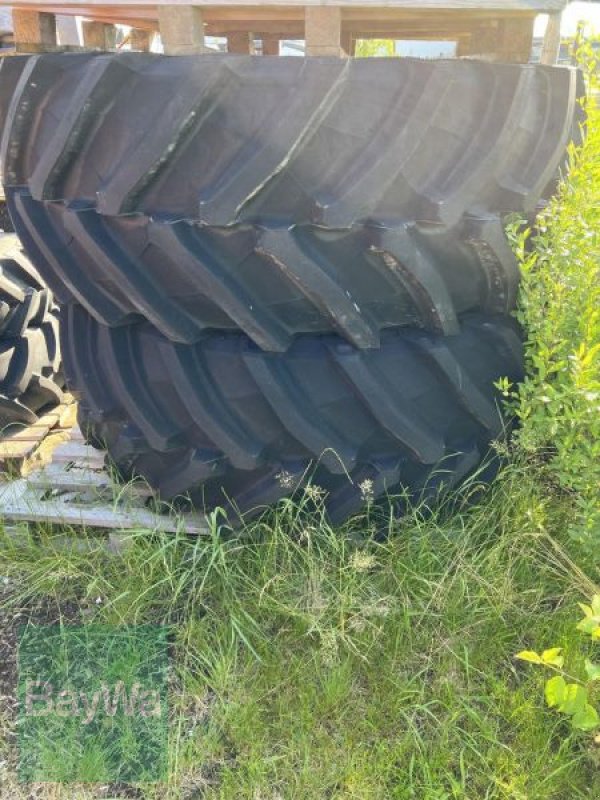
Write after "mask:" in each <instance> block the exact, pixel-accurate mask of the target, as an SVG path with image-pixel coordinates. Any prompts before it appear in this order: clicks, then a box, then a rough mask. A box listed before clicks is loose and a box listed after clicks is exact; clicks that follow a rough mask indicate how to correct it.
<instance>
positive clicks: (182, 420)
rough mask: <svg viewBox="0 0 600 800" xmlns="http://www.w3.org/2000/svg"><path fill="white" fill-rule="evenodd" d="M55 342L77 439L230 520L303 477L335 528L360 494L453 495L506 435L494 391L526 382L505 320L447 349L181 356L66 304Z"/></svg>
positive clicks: (236, 342)
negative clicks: (502, 384) (74, 399)
mask: <svg viewBox="0 0 600 800" xmlns="http://www.w3.org/2000/svg"><path fill="white" fill-rule="evenodd" d="M62 342H63V351H64V358H65V369H66V371H67V376H68V378H69V382H70V386H71V388H72V389H74V390H76V391H78V392H79V393H80V394H81V404H80V422H81V425H82V429H83V430H84V433H86V435H87V436H88V438H89V440H90V441H91V442H92V443H94V444H96V445H100V444H103V445H105V446H106V447H107V448H108V453H109V455H110V457H111V458H112V460H113V461H114V462H115V463H116V465H117V466H118V468H119V469H120V471H121V473H122V475H123V476H124V477H126V478H129V477H132V476H134V475H139V476H142V477H144V478H145V479H146V480H147V481H148V482H149V483H150V485H152V486H153V487H155V488H156V489H158V490H159V492H160V494H161V496H162V497H163V498H165V499H173V498H176V497H178V496H182V495H186V496H188V497H189V499H191V500H192V502H193V503H194V504H195V505H196V506H198V507H204V508H206V509H211V508H214V507H216V506H223V507H226V508H227V509H229V513H230V515H232V516H235V513H237V512H238V511H239V512H241V513H245V512H250V511H252V510H255V509H257V508H259V507H261V506H265V505H268V504H270V503H272V502H274V501H276V500H277V499H279V498H281V497H284V496H287V495H291V494H292V493H293V492H294V491H295V490H296V489H297V488H298V487H299V486H300V485H302V483H303V482H304V481H305V480H306V479H307V477H309V476H312V477H313V480H314V482H315V483H316V484H317V485H319V486H321V487H322V488H323V489H324V490H325V491H326V492H327V493H328V494H327V501H326V504H327V508H328V512H329V514H330V517H331V518H332V520H334V521H341V520H343V519H344V518H346V517H347V516H349V515H350V514H352V513H353V512H354V511H356V510H357V509H359V508H360V506H361V504H362V502H363V500H362V495H361V486H362V487H363V493H364V487H365V485H366V486H368V492H369V495H370V496H372V497H380V496H382V495H384V494H385V493H397V492H400V491H401V490H403V489H404V490H408V491H409V492H411V493H413V494H419V493H422V492H432V491H436V490H437V488H439V486H440V484H441V483H445V484H446V485H449V484H453V483H456V482H458V481H460V480H461V479H462V478H463V477H464V476H465V475H466V474H468V473H469V472H471V471H472V470H474V469H475V468H476V467H477V466H478V464H479V463H480V461H481V458H482V455H483V454H484V453H485V452H486V450H487V447H488V445H489V443H490V441H491V440H492V439H493V438H494V437H496V436H498V435H499V434H500V433H501V432H502V430H503V420H502V416H501V412H500V410H499V405H498V403H497V390H496V389H495V387H494V381H496V380H497V379H498V378H500V377H501V376H506V377H508V378H509V379H510V380H511V381H518V380H520V379H521V377H522V372H523V366H522V344H521V340H520V337H519V334H518V330H517V328H516V325H515V324H514V323H513V321H512V320H510V319H508V318H506V317H500V316H497V317H482V316H480V315H466V316H465V317H464V318H463V319H462V320H461V325H460V332H459V333H458V334H457V335H456V336H452V337H443V336H439V335H438V336H435V335H431V334H428V333H425V332H423V331H418V330H414V329H401V328H400V329H394V330H387V331H384V332H383V333H382V335H381V347H380V348H378V349H375V350H368V351H360V350H357V349H356V348H354V347H353V346H352V345H350V344H348V343H347V342H346V341H345V340H343V339H342V338H340V337H339V336H335V335H325V336H323V335H319V336H301V337H298V338H297V340H296V341H295V342H294V343H293V344H292V346H291V347H290V348H289V350H288V351H287V352H286V353H284V354H281V353H266V352H264V351H262V350H260V349H259V348H258V347H257V346H256V345H255V344H254V343H252V342H251V341H250V340H249V339H248V338H247V337H246V336H244V335H242V334H239V333H223V334H215V335H213V336H211V337H208V338H206V339H205V340H203V341H201V342H199V343H198V344H195V345H183V344H174V343H172V342H170V341H169V340H168V339H166V338H165V337H164V336H162V335H161V334H160V333H159V332H158V331H157V330H156V329H155V328H154V327H153V326H151V325H150V324H148V323H141V324H137V325H129V326H125V327H121V328H118V327H117V328H109V327H106V326H103V325H101V324H99V323H98V322H97V321H96V320H95V319H94V318H93V317H91V316H90V315H89V314H88V313H87V312H86V311H85V309H83V308H82V307H80V306H78V305H74V304H71V305H69V306H67V307H66V308H65V310H64V319H63V325H62ZM365 481H366V482H367V483H366V484H365ZM236 510H237V511H236Z"/></svg>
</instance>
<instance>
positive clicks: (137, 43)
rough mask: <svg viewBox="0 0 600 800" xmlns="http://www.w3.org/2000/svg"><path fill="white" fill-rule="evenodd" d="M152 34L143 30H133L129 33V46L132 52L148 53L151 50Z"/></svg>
mask: <svg viewBox="0 0 600 800" xmlns="http://www.w3.org/2000/svg"><path fill="white" fill-rule="evenodd" d="M150 40H151V33H150V31H148V30H142V29H141V28H132V29H131V31H130V33H129V44H130V45H131V49H132V50H140V51H141V52H143V53H144V52H148V50H150Z"/></svg>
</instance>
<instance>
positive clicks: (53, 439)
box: [0, 394, 77, 475]
mask: <svg viewBox="0 0 600 800" xmlns="http://www.w3.org/2000/svg"><path fill="white" fill-rule="evenodd" d="M76 414H77V405H76V404H75V402H74V400H73V397H72V396H71V395H70V394H65V402H64V403H63V404H61V405H60V406H57V407H56V408H54V409H52V410H51V411H49V412H48V413H46V414H43V415H42V416H41V417H39V418H38V421H37V422H36V423H35V424H33V425H28V426H17V425H12V426H9V427H8V428H7V429H5V431H4V432H3V436H2V438H1V439H0V471H1V472H4V473H6V474H9V475H25V474H26V473H27V472H29V471H30V470H31V469H33V468H34V467H35V466H39V465H40V464H42V463H46V462H47V461H49V459H50V457H51V455H52V451H53V449H54V448H55V447H56V446H57V445H58V444H60V443H61V442H63V441H65V440H66V439H68V438H69V436H70V431H71V429H72V427H73V425H74V424H75V422H76Z"/></svg>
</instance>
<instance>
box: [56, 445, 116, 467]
mask: <svg viewBox="0 0 600 800" xmlns="http://www.w3.org/2000/svg"><path fill="white" fill-rule="evenodd" d="M104 458H105V454H104V453H103V452H102V451H101V450H95V449H94V448H93V447H91V445H86V444H84V443H83V442H78V441H68V442H65V443H64V444H61V445H59V446H58V447H57V448H56V450H55V451H54V453H53V455H52V461H53V463H56V464H70V463H76V464H78V465H81V466H82V467H87V468H89V469H102V468H103V467H104Z"/></svg>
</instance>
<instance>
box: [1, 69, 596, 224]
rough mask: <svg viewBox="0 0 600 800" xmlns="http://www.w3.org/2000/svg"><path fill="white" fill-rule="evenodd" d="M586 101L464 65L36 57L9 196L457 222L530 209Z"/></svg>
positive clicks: (308, 217) (573, 74) (12, 154)
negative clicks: (20, 192)
mask: <svg viewBox="0 0 600 800" xmlns="http://www.w3.org/2000/svg"><path fill="white" fill-rule="evenodd" d="M3 68H4V67H2V69H3ZM17 69H18V67H15V66H14V65H13V66H12V70H13V71H16V70H17ZM1 80H2V73H1V70H0V83H1ZM11 83H12V80H11ZM582 92H583V88H582V84H581V79H580V76H579V73H578V72H577V71H575V70H571V69H557V68H553V67H541V66H529V65H526V66H522V65H511V64H491V63H489V64H488V63H485V62H476V61H469V60H460V59H455V60H449V61H422V60H418V59H409V58H401V59H357V60H355V59H335V58H308V59H299V58H278V59H270V58H262V59H261V58H252V57H243V56H242V57H240V56H218V57H214V56H213V55H206V56H191V57H177V58H172V57H164V56H155V55H150V54H148V55H145V54H118V55H97V54H96V55H95V54H61V55H57V54H54V55H52V54H51V55H42V56H37V57H30V58H28V59H27V61H26V64H25V65H24V67H23V68H22V71H21V74H20V77H19V80H18V82H17V84H16V86H15V89H14V93H13V95H12V98H11V101H10V104H9V107H8V110H7V120H8V124H7V127H6V130H5V133H4V137H3V145H2V150H3V154H2V158H3V163H4V183H5V185H7V186H11V187H18V186H21V187H28V188H29V191H30V193H31V195H32V197H34V199H36V200H51V201H66V202H68V203H69V204H70V205H76V206H77V207H79V208H84V207H85V208H96V209H97V210H98V212H99V213H101V214H107V215H109V216H114V215H120V214H132V213H143V214H147V215H150V216H152V217H153V218H160V219H167V220H170V221H176V220H181V219H186V220H193V221H197V222H202V223H204V224H208V225H216V226H225V225H233V224H237V223H244V222H246V223H258V224H261V225H267V226H281V227H289V226H290V225H301V224H308V223H314V224H318V225H324V226H327V227H330V228H346V227H350V226H351V225H352V224H354V223H356V222H364V221H371V222H372V221H378V222H379V223H382V224H386V225H391V226H393V225H396V224H398V223H400V222H403V221H406V220H417V221H429V222H438V223H446V224H455V223H456V222H458V221H459V220H460V219H461V218H462V217H463V215H464V214H465V213H466V212H469V213H474V214H476V215H480V214H483V215H487V214H496V213H504V212H510V211H520V212H527V211H532V210H534V209H535V207H536V204H537V203H538V201H539V199H540V196H541V195H542V193H543V191H544V189H545V187H546V186H547V185H548V184H549V183H550V182H551V181H552V179H553V177H554V175H555V173H556V170H557V168H558V167H559V165H560V164H561V162H562V160H563V158H564V154H565V150H566V146H567V144H568V142H569V140H570V139H571V136H572V133H573V124H574V119H575V117H576V116H577V114H578V111H577V98H578V95H579V94H581V93H582Z"/></svg>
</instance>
